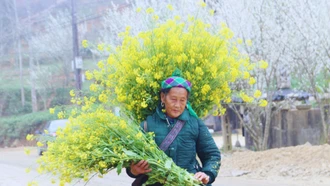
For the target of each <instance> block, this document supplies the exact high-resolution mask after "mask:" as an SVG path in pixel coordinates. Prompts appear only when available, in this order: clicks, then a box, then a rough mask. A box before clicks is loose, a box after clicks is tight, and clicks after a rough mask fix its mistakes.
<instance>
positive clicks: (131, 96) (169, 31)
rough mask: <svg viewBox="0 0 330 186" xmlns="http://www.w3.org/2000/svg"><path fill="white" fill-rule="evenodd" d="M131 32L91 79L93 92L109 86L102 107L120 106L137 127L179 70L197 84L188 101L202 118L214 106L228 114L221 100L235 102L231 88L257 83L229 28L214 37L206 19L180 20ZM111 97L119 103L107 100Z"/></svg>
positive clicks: (89, 74)
mask: <svg viewBox="0 0 330 186" xmlns="http://www.w3.org/2000/svg"><path fill="white" fill-rule="evenodd" d="M129 30H130V28H129V27H127V29H126V31H125V32H124V33H122V34H121V35H120V36H121V37H122V39H123V42H122V45H121V46H119V47H117V48H116V52H114V53H112V54H110V56H109V57H108V59H107V60H106V61H100V62H99V63H98V67H99V68H100V70H95V71H93V72H89V71H88V72H87V73H86V77H87V79H94V80H95V83H94V84H92V85H91V87H90V89H91V90H92V91H96V92H97V91H98V90H100V87H103V88H104V87H105V90H103V93H101V94H100V96H99V99H100V100H101V101H102V102H109V101H115V102H114V104H117V105H118V104H119V105H121V108H122V110H123V111H125V112H126V113H127V114H128V115H131V116H132V118H134V119H135V120H136V121H137V122H141V121H143V120H145V118H146V117H147V116H148V115H150V114H152V113H153V112H154V110H155V108H156V106H157V104H159V91H160V84H161V82H162V81H163V80H164V79H166V78H167V77H169V76H171V74H172V73H173V71H174V70H175V69H176V68H178V69H180V70H181V72H182V76H183V78H185V79H188V80H189V81H190V82H191V83H192V85H193V89H192V93H191V95H190V96H189V100H190V102H191V106H192V108H193V109H194V110H195V111H196V113H197V115H198V116H199V117H203V116H205V115H206V114H208V113H209V112H210V111H211V110H212V109H214V106H215V105H216V106H217V109H214V110H215V111H216V112H217V111H220V112H222V113H223V111H224V109H223V108H222V107H221V101H225V102H230V101H231V99H230V97H231V93H232V92H231V89H230V83H232V82H235V81H236V80H237V79H239V78H241V79H244V78H245V80H246V81H247V82H248V81H251V83H252V84H253V83H254V82H255V81H253V80H254V79H253V77H250V75H249V70H252V69H253V68H254V65H253V64H251V63H250V61H249V58H248V56H247V55H243V54H241V53H240V52H239V51H238V48H237V45H238V42H236V41H233V39H232V37H233V33H232V31H231V30H230V29H229V28H228V27H227V26H226V25H225V24H222V25H221V29H220V30H219V31H217V32H216V33H214V32H212V31H211V29H210V25H208V24H205V23H203V22H202V21H201V20H196V19H194V18H193V17H191V18H190V19H189V21H188V22H183V21H180V17H178V16H177V17H176V18H175V19H173V20H168V21H166V22H165V23H163V24H157V26H156V27H155V28H154V29H152V30H150V31H145V32H141V33H140V34H138V35H137V36H132V35H130V32H129ZM110 94H114V95H113V97H114V98H115V99H114V100H113V99H109V98H108V97H109V95H110Z"/></svg>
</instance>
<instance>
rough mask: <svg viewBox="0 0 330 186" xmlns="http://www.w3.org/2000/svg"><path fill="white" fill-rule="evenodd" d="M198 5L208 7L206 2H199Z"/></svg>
mask: <svg viewBox="0 0 330 186" xmlns="http://www.w3.org/2000/svg"><path fill="white" fill-rule="evenodd" d="M198 5H199V6H201V7H203V8H205V7H206V3H205V2H204V1H199V3H198Z"/></svg>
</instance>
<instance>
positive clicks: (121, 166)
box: [117, 161, 123, 175]
mask: <svg viewBox="0 0 330 186" xmlns="http://www.w3.org/2000/svg"><path fill="white" fill-rule="evenodd" d="M122 168H123V162H122V161H121V162H119V163H118V165H117V173H118V175H119V174H120V173H121V169H122Z"/></svg>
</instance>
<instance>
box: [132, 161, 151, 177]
mask: <svg viewBox="0 0 330 186" xmlns="http://www.w3.org/2000/svg"><path fill="white" fill-rule="evenodd" d="M130 167H131V173H132V174H133V175H134V176H137V175H139V174H146V173H148V172H150V171H151V169H150V168H149V163H148V162H147V161H145V160H141V161H139V162H138V163H136V164H134V162H132V164H131V166H130Z"/></svg>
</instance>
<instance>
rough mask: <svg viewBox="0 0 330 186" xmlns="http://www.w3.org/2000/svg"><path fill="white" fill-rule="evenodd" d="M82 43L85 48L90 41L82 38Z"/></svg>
mask: <svg viewBox="0 0 330 186" xmlns="http://www.w3.org/2000/svg"><path fill="white" fill-rule="evenodd" d="M81 44H82V46H83V47H84V48H87V47H88V41H87V40H85V39H84V40H82V42H81Z"/></svg>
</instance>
